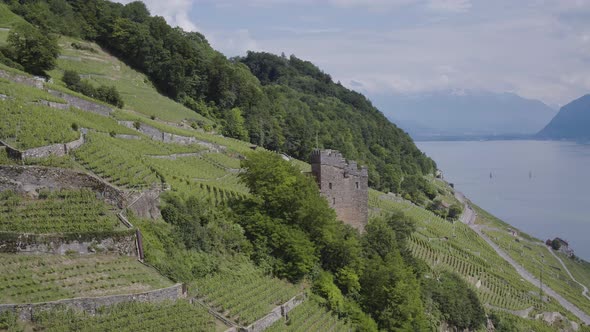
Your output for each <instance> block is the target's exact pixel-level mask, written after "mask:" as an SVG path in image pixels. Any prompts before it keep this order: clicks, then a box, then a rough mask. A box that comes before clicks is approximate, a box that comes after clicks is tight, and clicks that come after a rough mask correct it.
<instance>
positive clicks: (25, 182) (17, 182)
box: [0, 165, 126, 208]
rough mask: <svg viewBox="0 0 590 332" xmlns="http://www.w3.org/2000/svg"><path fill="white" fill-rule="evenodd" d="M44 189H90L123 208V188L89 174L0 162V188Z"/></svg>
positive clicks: (31, 192) (34, 191) (29, 191)
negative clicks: (0, 163) (7, 164)
mask: <svg viewBox="0 0 590 332" xmlns="http://www.w3.org/2000/svg"><path fill="white" fill-rule="evenodd" d="M43 188H47V189H49V190H60V189H80V188H87V189H90V190H92V191H94V192H96V193H97V194H98V195H100V196H101V198H102V199H104V200H105V201H106V202H108V203H109V204H111V205H114V206H117V207H119V208H123V206H124V205H125V204H126V198H125V196H124V194H123V191H121V190H119V189H118V188H116V187H113V186H112V185H111V184H109V183H107V182H105V181H103V180H102V179H100V178H98V177H95V176H93V175H90V174H86V173H84V172H80V171H74V170H70V169H63V168H54V167H43V166H6V165H0V191H4V190H13V191H15V192H18V193H21V194H28V195H36V194H37V191H38V190H40V189H43Z"/></svg>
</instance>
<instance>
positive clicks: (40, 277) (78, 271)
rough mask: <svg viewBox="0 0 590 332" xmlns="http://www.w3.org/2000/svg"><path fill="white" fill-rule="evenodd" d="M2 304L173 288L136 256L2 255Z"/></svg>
mask: <svg viewBox="0 0 590 332" xmlns="http://www.w3.org/2000/svg"><path fill="white" fill-rule="evenodd" d="M0 265H1V266H2V275H0V303H27V302H46V301H52V300H58V299H65V298H74V297H79V296H85V297H91V296H103V295H112V294H124V293H137V292H144V291H149V290H153V289H158V288H164V287H168V286H172V283H171V282H170V281H169V280H168V279H166V278H164V277H162V276H160V274H158V273H157V272H156V271H155V270H152V269H151V268H149V267H147V266H145V265H143V264H141V263H139V262H138V261H137V260H136V259H135V257H123V256H112V255H89V256H67V255H66V256H60V255H13V254H0Z"/></svg>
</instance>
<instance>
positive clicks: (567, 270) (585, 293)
mask: <svg viewBox="0 0 590 332" xmlns="http://www.w3.org/2000/svg"><path fill="white" fill-rule="evenodd" d="M545 248H547V250H549V252H550V253H551V255H553V257H555V259H557V260H558V261H559V263H561V266H563V269H564V270H565V272H567V274H568V275H569V276H570V278H572V280H573V281H574V282H575V283H576V284H578V285H580V286H581V287H582V289H584V290H583V291H582V295H583V296H584V297H585V298H587V299H588V300H590V296H588V287H586V286H584V284H582V283H581V282H579V281H577V280H576V278H574V276H573V275H572V273H571V272H570V270H569V269H568V268H567V266H565V263H564V262H563V261H562V260H561V258H560V257H559V256H557V255H556V254H555V252H553V250H551V248H549V247H547V246H545Z"/></svg>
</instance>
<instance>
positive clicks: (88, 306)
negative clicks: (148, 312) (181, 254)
mask: <svg viewBox="0 0 590 332" xmlns="http://www.w3.org/2000/svg"><path fill="white" fill-rule="evenodd" d="M183 297H186V293H185V292H183V285H182V284H176V285H174V286H171V287H168V288H162V289H157V290H154V291H149V292H143V293H137V294H123V295H111V296H101V297H80V298H74V299H65V300H58V301H52V302H42V303H26V304H0V313H3V312H6V311H9V312H13V313H15V314H17V315H18V317H19V319H20V320H23V321H31V320H34V319H35V316H36V315H37V313H40V312H43V311H48V310H52V309H60V308H67V309H74V310H78V311H83V312H87V313H89V314H95V313H96V310H97V309H98V308H100V307H105V306H112V305H115V304H119V303H125V302H162V301H167V300H168V301H176V300H178V299H180V298H183Z"/></svg>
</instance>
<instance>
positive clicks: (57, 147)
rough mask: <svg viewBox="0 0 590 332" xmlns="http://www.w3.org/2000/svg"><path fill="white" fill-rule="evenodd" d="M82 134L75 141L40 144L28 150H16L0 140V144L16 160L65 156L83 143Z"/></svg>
mask: <svg viewBox="0 0 590 332" xmlns="http://www.w3.org/2000/svg"><path fill="white" fill-rule="evenodd" d="M84 142H85V138H84V134H80V138H78V139H77V140H75V141H71V142H68V143H58V144H52V145H46V146H41V147H38V148H32V149H28V150H24V151H21V150H18V149H15V148H13V147H12V146H10V145H9V144H8V143H6V142H3V141H0V145H3V146H5V147H6V151H7V153H8V156H9V157H10V158H12V159H16V160H24V159H29V158H45V157H49V156H58V157H61V156H65V155H66V154H68V152H70V151H71V150H75V149H77V148H79V147H80V146H82V144H84Z"/></svg>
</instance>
